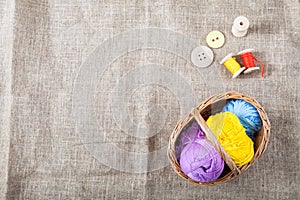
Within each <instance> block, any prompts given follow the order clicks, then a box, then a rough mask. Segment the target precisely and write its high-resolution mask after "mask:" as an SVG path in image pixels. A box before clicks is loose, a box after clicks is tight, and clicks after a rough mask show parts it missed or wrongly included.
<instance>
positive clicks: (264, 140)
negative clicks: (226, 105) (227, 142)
mask: <svg viewBox="0 0 300 200" xmlns="http://www.w3.org/2000/svg"><path fill="white" fill-rule="evenodd" d="M229 99H242V100H245V101H247V102H249V103H250V104H252V105H253V106H254V107H255V108H256V109H257V111H258V113H259V115H260V118H261V120H262V128H261V130H260V132H262V135H261V136H262V137H261V141H260V142H259V143H258V145H257V148H256V150H255V153H254V157H253V159H252V160H251V161H250V162H249V163H248V164H246V165H243V166H241V167H237V166H236V165H235V164H234V162H233V161H232V160H231V158H230V156H229V155H228V154H227V153H226V151H225V150H224V149H223V147H222V146H221V145H220V143H219V142H218V141H217V139H216V138H215V137H214V135H213V134H212V132H211V130H210V129H209V128H208V126H207V125H206V123H205V120H204V119H203V117H202V116H201V114H200V113H201V111H203V110H204V109H205V108H207V107H208V106H210V105H213V104H215V103H218V102H220V101H224V100H225V101H227V100H229ZM193 120H195V121H196V122H197V123H198V124H199V125H200V127H201V128H202V130H203V131H204V132H205V134H206V136H207V137H208V139H209V141H210V142H211V143H212V144H213V145H214V146H215V148H216V149H217V150H218V151H219V153H220V154H221V156H222V157H223V159H224V161H225V162H226V164H227V165H228V166H229V168H230V172H228V173H227V174H226V175H224V176H222V177H221V178H219V179H217V180H215V181H213V182H205V183H204V182H197V181H194V180H192V179H191V178H189V177H188V176H187V175H185V174H184V173H183V172H182V170H181V168H180V165H179V163H178V161H177V158H176V155H175V143H176V140H177V138H178V137H179V135H180V133H181V131H182V130H183V129H184V128H185V127H186V126H187V125H188V124H189V123H190V122H191V121H193ZM270 129H271V125H270V121H269V119H268V117H267V114H266V112H265V110H264V109H263V107H262V106H261V105H260V104H259V103H258V102H257V101H256V99H254V98H252V97H250V96H248V95H245V94H242V93H239V92H235V91H229V92H224V93H220V94H216V95H213V96H211V97H209V98H207V99H206V100H204V101H202V102H201V103H200V104H199V105H198V106H197V107H195V108H194V109H193V110H192V111H191V112H189V113H188V114H186V115H185V116H184V117H183V118H182V119H180V120H179V121H178V123H177V124H176V126H175V128H174V129H173V131H172V133H171V135H170V138H169V146H168V158H169V161H170V162H171V165H172V168H173V169H174V171H175V172H176V173H177V174H178V175H179V176H180V177H182V178H184V179H185V180H187V181H188V182H190V183H192V184H196V185H200V186H212V185H217V184H222V183H226V182H228V181H231V180H233V179H235V178H236V177H238V176H239V175H240V174H242V173H244V172H245V171H246V170H247V169H248V168H249V167H251V166H252V165H253V164H254V163H255V162H256V161H257V160H258V159H259V158H260V157H261V156H262V154H263V153H264V152H265V151H266V149H267V146H268V143H269V139H270ZM257 141H258V139H257ZM257 141H256V142H257Z"/></svg>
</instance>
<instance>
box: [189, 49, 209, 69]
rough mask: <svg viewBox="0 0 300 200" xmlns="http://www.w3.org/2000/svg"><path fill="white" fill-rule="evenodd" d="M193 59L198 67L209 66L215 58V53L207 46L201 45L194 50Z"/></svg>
mask: <svg viewBox="0 0 300 200" xmlns="http://www.w3.org/2000/svg"><path fill="white" fill-rule="evenodd" d="M191 60H192V63H193V64H194V65H196V66H198V67H208V66H209V65H210V64H211V63H212V62H213V60H214V53H213V52H212V50H211V49H210V48H208V47H206V46H199V47H196V48H195V49H194V50H193V51H192V54H191Z"/></svg>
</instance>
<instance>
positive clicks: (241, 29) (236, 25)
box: [231, 16, 250, 37]
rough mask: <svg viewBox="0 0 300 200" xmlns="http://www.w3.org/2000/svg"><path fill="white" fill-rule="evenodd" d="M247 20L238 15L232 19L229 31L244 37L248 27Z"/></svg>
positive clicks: (236, 35)
mask: <svg viewBox="0 0 300 200" xmlns="http://www.w3.org/2000/svg"><path fill="white" fill-rule="evenodd" d="M249 25H250V23H249V20H248V19H247V18H246V17H244V16H238V17H237V18H235V20H234V21H233V25H232V28H231V32H232V34H233V35H234V36H235V37H244V36H245V35H246V34H247V31H248V28H249Z"/></svg>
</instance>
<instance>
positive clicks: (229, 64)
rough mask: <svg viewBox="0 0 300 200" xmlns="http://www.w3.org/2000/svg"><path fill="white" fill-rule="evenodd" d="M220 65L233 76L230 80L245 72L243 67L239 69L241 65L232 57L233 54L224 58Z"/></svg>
mask: <svg viewBox="0 0 300 200" xmlns="http://www.w3.org/2000/svg"><path fill="white" fill-rule="evenodd" d="M220 64H221V65H222V64H223V65H224V66H225V67H226V68H227V69H228V70H229V71H230V72H231V73H232V74H233V75H232V78H236V77H238V76H239V75H240V74H241V73H242V72H243V71H244V70H245V67H241V65H240V64H239V63H238V62H237V61H236V59H235V58H234V57H233V53H230V54H228V55H227V56H225V58H223V60H222V61H221V62H220Z"/></svg>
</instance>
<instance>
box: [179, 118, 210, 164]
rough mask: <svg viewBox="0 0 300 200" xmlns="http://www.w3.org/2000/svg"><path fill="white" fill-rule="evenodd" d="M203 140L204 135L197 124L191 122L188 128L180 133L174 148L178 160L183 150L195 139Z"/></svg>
mask: <svg viewBox="0 0 300 200" xmlns="http://www.w3.org/2000/svg"><path fill="white" fill-rule="evenodd" d="M197 138H198V139H205V138H206V137H205V134H204V132H203V131H202V129H201V127H200V126H199V124H198V123H197V122H193V123H192V124H191V125H190V126H189V127H188V128H186V129H185V130H184V131H182V132H181V134H180V136H179V144H178V145H177V146H176V148H175V155H176V158H177V160H179V157H180V154H181V152H182V150H183V148H184V147H185V146H186V145H188V144H190V143H192V142H193V141H195V139H197Z"/></svg>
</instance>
